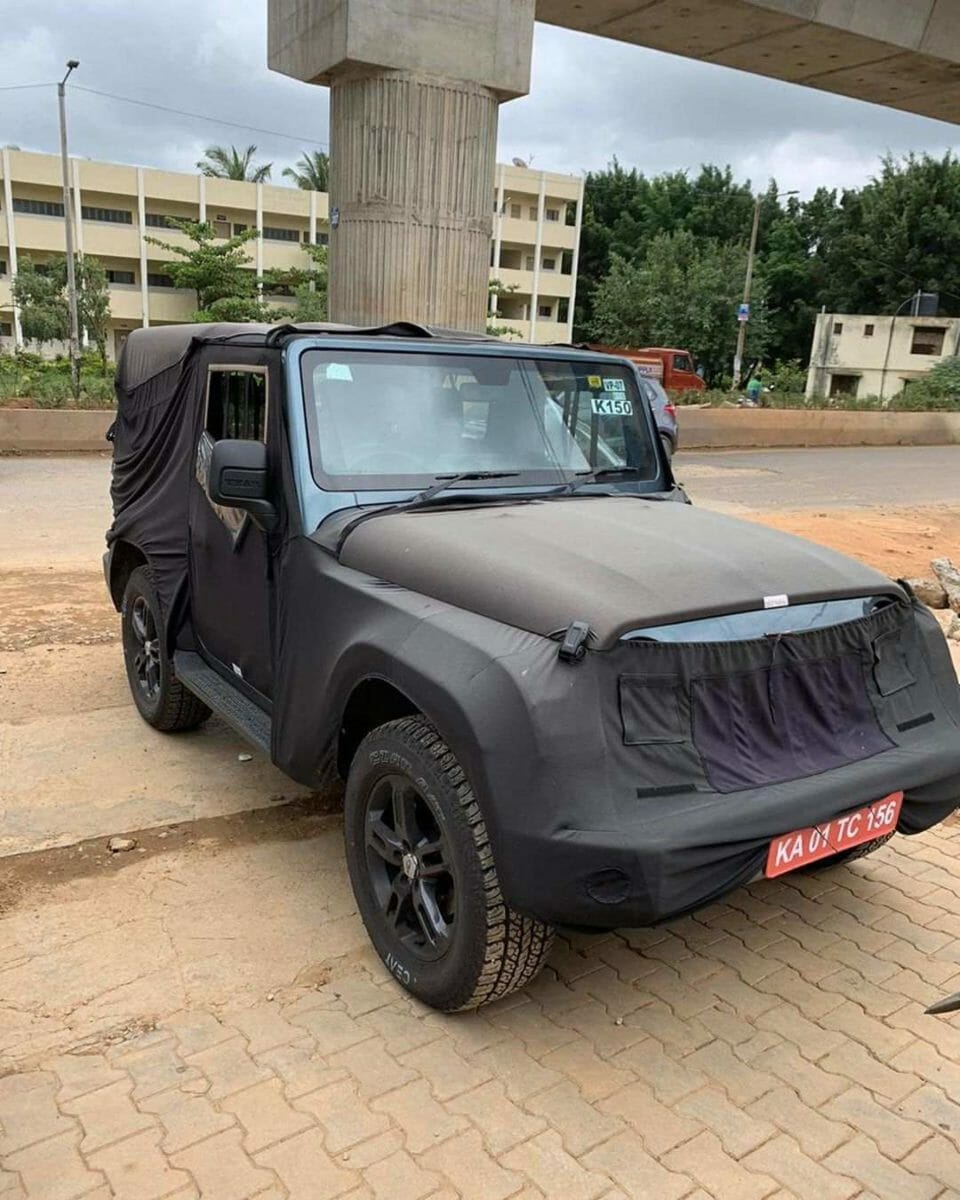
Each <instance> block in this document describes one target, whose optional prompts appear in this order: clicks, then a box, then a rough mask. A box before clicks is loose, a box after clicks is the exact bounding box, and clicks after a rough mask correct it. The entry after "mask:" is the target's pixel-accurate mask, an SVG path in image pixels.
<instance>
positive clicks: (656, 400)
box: [636, 371, 679, 458]
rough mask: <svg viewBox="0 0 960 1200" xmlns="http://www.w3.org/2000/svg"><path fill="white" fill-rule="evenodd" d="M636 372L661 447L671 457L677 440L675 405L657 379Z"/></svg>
mask: <svg viewBox="0 0 960 1200" xmlns="http://www.w3.org/2000/svg"><path fill="white" fill-rule="evenodd" d="M636 374H637V381H638V383H639V384H640V388H641V390H642V391H643V394H644V395H645V396H646V397H647V399H648V400H649V401H650V407H651V408H652V409H653V419H654V420H655V421H656V423H657V432H658V433H659V434H660V441H661V442H662V443H663V449H664V451H665V452H666V455H667V458H673V454H674V451H675V450H676V448H677V442H678V440H679V435H678V428H677V409H676V405H675V404H674V403H673V401H672V400H671V399H670V397H669V396H668V395H667V392H666V390H665V389H664V386H663V384H662V383H661V382H660V380H659V379H651V378H650V376H649V375H643V374H641V372H640V371H637V373H636Z"/></svg>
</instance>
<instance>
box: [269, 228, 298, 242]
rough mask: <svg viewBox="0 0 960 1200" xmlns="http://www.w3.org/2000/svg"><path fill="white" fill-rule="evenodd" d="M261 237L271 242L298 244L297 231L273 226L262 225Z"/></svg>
mask: <svg viewBox="0 0 960 1200" xmlns="http://www.w3.org/2000/svg"><path fill="white" fill-rule="evenodd" d="M263 236H264V237H265V238H269V239H270V241H271V242H299V241H300V231H299V229H279V228H278V227H277V226H275V225H264V227H263Z"/></svg>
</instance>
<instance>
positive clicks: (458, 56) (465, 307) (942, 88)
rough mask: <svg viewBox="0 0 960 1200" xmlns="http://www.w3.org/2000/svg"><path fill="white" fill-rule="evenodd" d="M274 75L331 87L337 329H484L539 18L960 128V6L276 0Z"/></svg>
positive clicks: (924, 2)
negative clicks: (500, 197)
mask: <svg viewBox="0 0 960 1200" xmlns="http://www.w3.org/2000/svg"><path fill="white" fill-rule="evenodd" d="M268 14H269V15H268V38H267V41H268V61H269V64H270V66H271V67H272V68H273V69H274V70H276V71H280V72H282V73H284V74H286V75H292V76H293V77H294V78H296V79H301V80H303V81H304V82H306V83H312V84H323V85H327V86H329V87H330V88H331V91H332V97H331V104H330V145H331V176H330V217H331V220H330V226H331V234H330V316H331V319H333V320H335V321H344V322H347V323H355V324H359V325H366V324H371V325H373V324H381V323H384V322H388V321H396V320H414V321H426V322H427V323H429V324H433V325H449V326H458V327H460V328H466V329H482V328H483V324H484V316H485V311H486V292H487V283H488V263H487V255H488V253H489V245H490V229H491V211H490V198H491V195H492V191H493V172H494V156H495V151H496V139H497V114H498V109H499V105H500V104H502V103H504V102H505V101H508V100H511V99H513V98H515V97H517V96H522V95H524V94H525V93H526V92H527V90H528V87H529V79H530V53H531V47H532V42H533V22H534V16H536V18H537V19H539V20H541V21H546V22H549V23H551V24H554V25H562V26H566V27H567V28H571V29H579V30H583V31H584V32H587V33H593V34H599V35H601V36H603V37H607V38H613V39H616V40H618V41H624V42H633V43H635V44H636V45H639V46H648V47H652V48H654V49H658V50H666V51H669V52H671V53H673V54H680V55H685V56H686V57H688V58H696V59H701V60H703V61H707V62H714V63H718V64H721V65H723V66H727V67H736V68H739V69H741V70H745V71H752V72H754V73H756V74H761V75H768V76H771V77H773V78H776V79H782V80H787V81H790V82H793V83H799V84H805V85H807V86H809V87H815V88H819V89H821V90H823V91H829V92H836V93H839V94H841V95H845V96H852V97H855V98H857V99H860V100H869V101H874V102H876V103H879V104H885V105H888V106H890V107H892V108H900V109H904V110H906V111H908V112H914V113H920V114H922V115H924V116H928V117H937V118H939V119H941V120H944V121H954V122H958V123H960V0H470V3H465V2H463V0H390V2H389V3H383V2H382V0H268Z"/></svg>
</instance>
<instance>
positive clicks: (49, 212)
mask: <svg viewBox="0 0 960 1200" xmlns="http://www.w3.org/2000/svg"><path fill="white" fill-rule="evenodd" d="M13 211H14V212H18V213H29V214H30V216H32V217H62V216H63V205H62V204H60V203H58V202H57V201H56V200H19V199H17V197H16V196H14V198H13Z"/></svg>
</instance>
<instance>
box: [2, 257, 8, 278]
mask: <svg viewBox="0 0 960 1200" xmlns="http://www.w3.org/2000/svg"><path fill="white" fill-rule="evenodd" d="M6 273H7V260H6V259H5V258H0V275H6Z"/></svg>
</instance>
